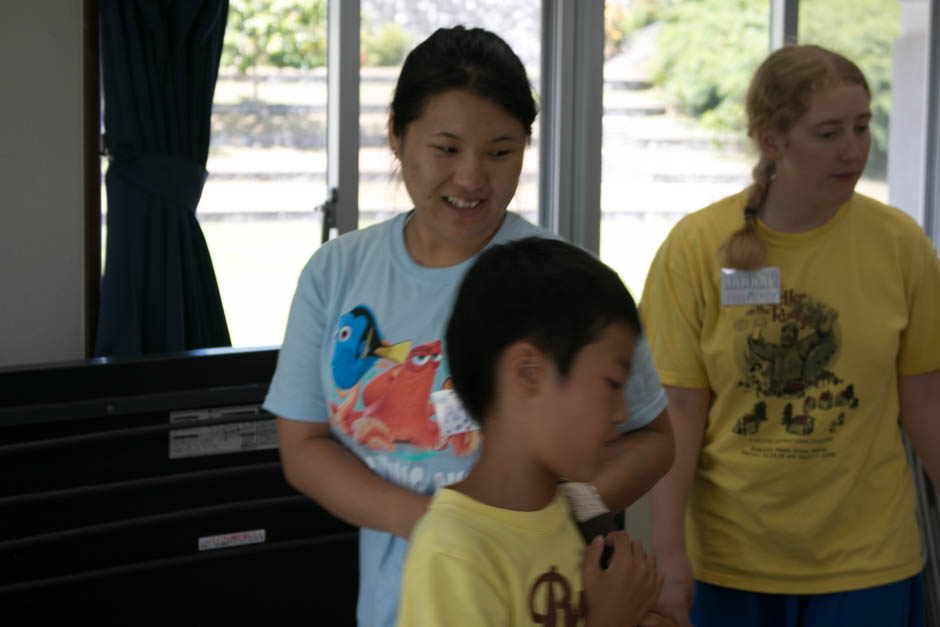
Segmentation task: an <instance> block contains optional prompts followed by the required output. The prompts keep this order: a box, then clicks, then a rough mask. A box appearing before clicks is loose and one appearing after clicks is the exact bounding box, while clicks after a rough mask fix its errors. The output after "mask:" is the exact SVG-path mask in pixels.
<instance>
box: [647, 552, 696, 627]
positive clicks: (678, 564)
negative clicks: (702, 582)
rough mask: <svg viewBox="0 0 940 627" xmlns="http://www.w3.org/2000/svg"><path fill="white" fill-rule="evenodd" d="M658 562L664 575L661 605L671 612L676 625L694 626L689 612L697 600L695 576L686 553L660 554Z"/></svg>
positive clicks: (660, 595) (660, 596)
mask: <svg viewBox="0 0 940 627" xmlns="http://www.w3.org/2000/svg"><path fill="white" fill-rule="evenodd" d="M658 563H659V571H660V573H662V575H663V588H662V590H661V591H660V593H659V605H660V606H661V607H662V608H663V609H664V610H665V611H667V612H668V613H669V615H670V617H671V618H672V619H673V620H674V621H675V623H674V624H675V625H677V626H678V627H692V623H691V622H689V612H690V611H691V610H692V602H693V601H694V600H695V578H694V577H693V576H692V567H691V566H690V565H689V560H688V558H687V557H686V556H685V554H674V555H660V556H659V559H658ZM651 627H652V626H651Z"/></svg>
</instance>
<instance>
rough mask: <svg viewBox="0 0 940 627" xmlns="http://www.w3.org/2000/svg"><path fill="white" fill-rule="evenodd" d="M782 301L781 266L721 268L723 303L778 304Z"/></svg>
mask: <svg viewBox="0 0 940 627" xmlns="http://www.w3.org/2000/svg"><path fill="white" fill-rule="evenodd" d="M779 303H780V268H779V267H776V266H775V267H770V268H761V269H760V270H735V269H733V268H722V269H721V304H722V305H776V304H779Z"/></svg>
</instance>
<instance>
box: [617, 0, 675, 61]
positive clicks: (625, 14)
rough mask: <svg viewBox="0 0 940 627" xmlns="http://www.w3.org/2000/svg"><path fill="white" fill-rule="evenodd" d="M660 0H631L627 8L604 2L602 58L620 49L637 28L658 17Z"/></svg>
mask: <svg viewBox="0 0 940 627" xmlns="http://www.w3.org/2000/svg"><path fill="white" fill-rule="evenodd" d="M662 4H663V2H662V0H631V2H630V6H629V8H628V7H626V6H624V5H622V4H620V3H617V2H605V3H604V58H605V59H609V58H610V57H612V56H614V55H615V54H617V53H618V52H620V51H621V49H622V48H623V46H624V45H625V44H626V43H627V42H628V41H629V40H630V35H632V34H633V33H634V32H636V31H637V30H639V29H641V28H643V27H644V26H648V25H649V24H651V23H653V22H654V21H656V20H657V19H659V17H660V13H661V7H662Z"/></svg>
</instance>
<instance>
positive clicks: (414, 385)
mask: <svg viewBox="0 0 940 627" xmlns="http://www.w3.org/2000/svg"><path fill="white" fill-rule="evenodd" d="M441 353H442V350H441V341H440V340H435V341H434V342H430V343H428V344H421V345H419V346H415V347H414V348H413V349H411V351H410V352H409V353H408V357H407V359H405V361H404V363H403V364H400V365H398V366H395V367H394V368H390V369H388V370H386V371H385V372H382V373H380V374H378V375H376V376H375V377H373V378H372V379H370V380H369V382H368V383H366V384H365V387H364V388H363V390H362V402H363V405H364V407H363V409H362V410H361V411H359V410H352V411H350V412H348V413H347V414H345V415H344V416H343V417H342V418H341V423H340V429H341V430H342V431H344V432H345V433H347V434H348V435H350V436H351V437H352V438H353V439H355V440H356V441H357V442H359V443H360V444H365V445H366V446H368V447H370V448H372V449H378V450H387V451H391V450H393V448H394V445H395V443H396V442H405V443H408V444H412V445H414V446H417V447H419V448H424V449H439V448H441V444H442V442H441V435H440V429H439V428H438V426H437V423H436V422H435V421H434V420H433V419H432V416H433V415H434V405H433V404H432V403H431V402H430V400H429V397H430V394H431V388H432V386H433V385H434V377H435V375H436V374H437V369H438V367H439V366H440V363H441Z"/></svg>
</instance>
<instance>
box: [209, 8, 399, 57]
mask: <svg viewBox="0 0 940 627" xmlns="http://www.w3.org/2000/svg"><path fill="white" fill-rule="evenodd" d="M326 5H327V2H326V0H230V3H229V15H228V24H227V25H226V31H225V42H224V44H223V49H222V62H221V66H222V67H223V68H231V69H234V70H236V71H237V72H238V73H239V74H251V73H255V72H256V71H257V70H258V69H259V68H262V67H273V68H295V69H302V70H305V69H310V68H315V67H322V66H324V65H326V48H327V42H326V36H327V18H326V8H327V6H326ZM360 37H361V48H362V63H363V65H367V66H391V65H398V64H400V63H401V62H402V60H403V59H404V58H405V54H407V52H408V50H410V49H411V47H412V46H413V45H414V43H415V41H414V37H412V36H410V34H409V33H407V32H405V31H404V30H403V29H402V28H401V26H399V25H398V24H396V23H395V22H383V23H381V24H379V25H377V26H376V25H375V24H374V23H373V22H372V20H370V19H369V18H368V16H365V17H364V18H363V20H362V31H361V34H360Z"/></svg>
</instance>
